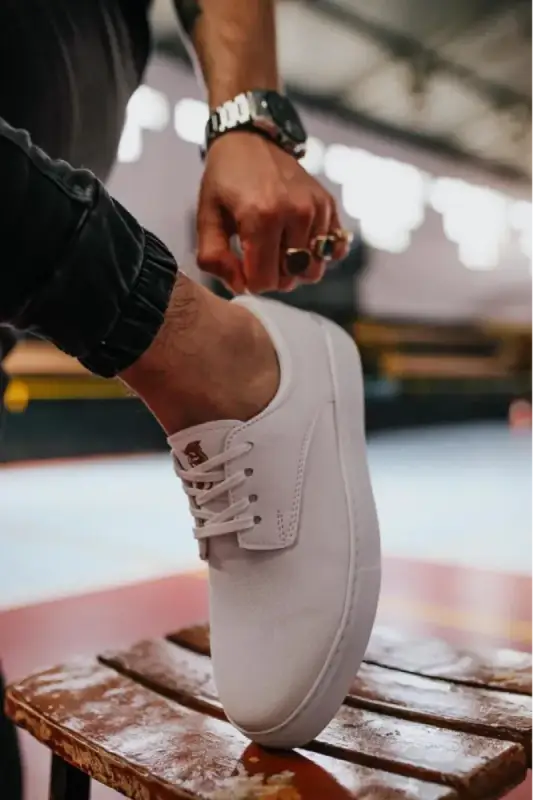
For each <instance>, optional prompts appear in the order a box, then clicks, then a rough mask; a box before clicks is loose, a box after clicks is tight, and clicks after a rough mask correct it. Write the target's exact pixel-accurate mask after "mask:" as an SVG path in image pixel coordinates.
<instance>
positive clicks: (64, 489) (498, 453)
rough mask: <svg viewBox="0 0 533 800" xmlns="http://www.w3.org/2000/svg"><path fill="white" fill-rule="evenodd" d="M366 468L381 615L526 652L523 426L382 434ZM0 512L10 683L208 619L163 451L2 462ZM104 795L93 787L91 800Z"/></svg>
mask: <svg viewBox="0 0 533 800" xmlns="http://www.w3.org/2000/svg"><path fill="white" fill-rule="evenodd" d="M370 460H371V470H372V476H373V481H374V487H375V494H376V501H377V506H378V512H379V517H380V522H381V528H382V541H383V551H384V576H383V589H382V596H381V604H380V612H379V618H380V621H381V622H385V623H386V624H391V625H395V626H398V627H399V628H409V629H413V630H417V631H419V632H422V633H429V634H436V635H440V636H443V637H445V638H448V639H450V640H451V641H459V642H460V641H463V642H468V643H473V642H476V641H479V642H486V643H490V644H493V645H494V644H496V645H502V646H505V645H508V646H512V647H516V648H518V649H525V650H527V649H530V646H531V527H532V521H531V439H530V435H529V433H528V432H521V431H518V430H512V429H510V428H509V427H507V426H505V425H503V424H477V425H464V426H447V427H440V428H428V429H417V430H412V431H402V432H394V433H383V434H379V435H375V436H374V437H373V438H372V439H371V442H370ZM0 509H1V512H0V513H1V517H0V553H1V554H2V555H1V560H0V655H1V657H2V661H3V665H4V668H5V669H6V671H7V675H8V679H14V678H17V677H21V676H22V675H24V674H26V673H28V672H30V671H32V670H34V669H36V668H37V667H39V666H42V665H46V664H49V663H54V662H55V663H57V662H58V661H61V660H63V659H66V658H70V657H72V656H73V655H77V654H78V653H94V652H96V651H98V649H100V652H101V650H102V648H106V647H109V646H112V645H115V646H116V645H117V644H118V643H124V644H126V643H128V642H132V641H134V640H135V639H139V638H143V637H145V636H154V635H159V634H162V633H165V632H169V631H170V630H172V629H177V628H179V626H180V625H182V624H189V623H191V622H196V621H200V620H202V619H205V618H206V615H207V592H206V582H205V571H204V569H203V567H202V564H201V562H200V561H199V560H198V558H197V553H196V545H195V542H194V540H193V537H192V531H191V522H190V519H189V516H188V510H187V502H186V498H185V495H184V493H183V491H182V490H181V487H180V484H179V481H178V480H177V479H176V478H175V477H174V474H173V471H172V465H171V462H170V458H169V456H167V455H164V454H163V455H153V456H142V457H128V458H107V459H98V458H95V459H88V460H83V461H65V462H52V463H33V464H29V465H21V466H9V467H8V466H6V467H1V468H0ZM326 533H327V535H331V533H330V532H326ZM23 740H24V751H25V756H26V765H27V773H28V787H29V795H28V797H29V798H30V800H33V798H34V797H35V798H38V797H41V796H44V795H43V786H46V782H47V777H48V756H47V754H46V752H45V751H44V748H42V747H41V746H40V745H37V744H36V743H35V742H33V741H30V739H29V737H27V736H24V739H23ZM528 791H529V793H530V792H531V789H530V786H529V788H527V786H523V787H521V788H520V789H519V790H517V793H516V794H514V795H513V797H515V798H516V800H521V798H525V797H526V796H527V792H528ZM524 792H525V793H524ZM112 797H115V795H113V793H111V792H109V790H105V789H103V788H101V787H98V788H97V789H96V790H95V791H94V800H104V798H105V800H111V798H112Z"/></svg>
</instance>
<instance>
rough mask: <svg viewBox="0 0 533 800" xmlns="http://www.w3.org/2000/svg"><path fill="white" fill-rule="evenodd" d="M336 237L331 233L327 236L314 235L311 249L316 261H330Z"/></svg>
mask: <svg viewBox="0 0 533 800" xmlns="http://www.w3.org/2000/svg"><path fill="white" fill-rule="evenodd" d="M337 241H338V240H337V237H336V236H334V235H333V234H328V235H327V236H315V238H314V239H313V241H312V242H311V250H312V252H313V255H314V257H315V258H316V259H318V261H331V259H332V258H333V256H334V254H335V245H336V244H337Z"/></svg>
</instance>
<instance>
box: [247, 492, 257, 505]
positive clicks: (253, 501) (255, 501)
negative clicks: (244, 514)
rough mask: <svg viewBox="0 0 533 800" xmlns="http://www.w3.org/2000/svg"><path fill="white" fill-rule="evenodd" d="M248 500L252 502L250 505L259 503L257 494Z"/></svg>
mask: <svg viewBox="0 0 533 800" xmlns="http://www.w3.org/2000/svg"><path fill="white" fill-rule="evenodd" d="M248 500H249V501H250V503H257V495H256V494H251V495H250V496H249V497H248Z"/></svg>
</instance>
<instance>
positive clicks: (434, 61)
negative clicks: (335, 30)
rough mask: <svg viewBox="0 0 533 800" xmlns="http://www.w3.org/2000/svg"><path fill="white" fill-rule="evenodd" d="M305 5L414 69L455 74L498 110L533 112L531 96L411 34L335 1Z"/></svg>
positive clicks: (314, 0)
mask: <svg viewBox="0 0 533 800" xmlns="http://www.w3.org/2000/svg"><path fill="white" fill-rule="evenodd" d="M304 4H305V5H307V6H308V7H309V8H314V9H316V10H317V11H319V12H321V13H322V14H324V15H325V16H327V17H329V18H330V19H332V20H335V21H336V22H338V23H340V24H341V25H343V26H345V27H349V28H351V29H352V30H354V31H356V32H357V33H358V34H363V35H364V36H366V37H368V38H369V39H372V40H373V41H375V42H377V43H378V44H380V45H381V46H382V47H383V48H385V49H387V50H388V52H389V54H390V55H391V56H392V57H393V58H395V59H399V60H403V61H408V62H410V63H411V64H412V65H413V67H414V68H415V69H424V70H426V71H427V72H428V73H431V72H436V71H438V72H444V73H447V74H448V75H453V76H454V77H455V78H457V80H459V81H460V82H462V83H463V84H465V85H466V86H468V87H469V88H470V89H471V90H472V91H474V92H476V93H477V94H478V95H479V96H481V97H482V98H483V99H484V100H486V101H487V102H488V103H489V104H490V105H491V106H493V107H494V108H495V109H496V110H501V109H509V108H514V107H518V108H526V109H527V110H528V111H529V112H531V97H530V96H529V95H525V94H522V93H521V92H517V91H515V90H514V89H512V88H511V87H509V86H504V85H502V84H499V83H494V82H493V81H488V80H486V79H485V78H482V77H481V76H480V75H478V74H477V73H476V72H474V71H473V70H471V69H468V68H467V67H464V66H462V65H461V64H457V63H455V62H453V61H450V60H449V59H447V58H444V57H443V56H441V55H440V54H439V53H438V52H437V51H436V50H434V49H433V48H431V47H427V46H426V45H425V44H423V43H422V42H420V41H418V40H417V39H415V38H414V37H412V36H407V35H406V34H404V33H400V32H398V31H394V30H392V29H391V28H389V27H387V26H386V25H383V24H381V23H377V22H373V21H370V20H368V19H366V18H365V17H363V16H362V15H361V14H359V13H358V12H357V11H355V9H353V8H348V7H347V6H344V5H342V6H341V5H339V4H338V3H336V2H335V0H304ZM515 4H516V3H515ZM519 4H522V0H519Z"/></svg>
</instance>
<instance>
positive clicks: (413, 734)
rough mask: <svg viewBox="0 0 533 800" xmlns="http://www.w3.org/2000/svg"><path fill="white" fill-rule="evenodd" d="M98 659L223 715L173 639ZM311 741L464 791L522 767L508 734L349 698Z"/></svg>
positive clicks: (482, 789) (501, 784) (208, 682)
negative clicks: (360, 704) (431, 720)
mask: <svg viewBox="0 0 533 800" xmlns="http://www.w3.org/2000/svg"><path fill="white" fill-rule="evenodd" d="M102 659H103V661H104V662H105V663H106V664H107V665H109V666H112V667H113V668H115V669H117V670H119V671H121V672H123V673H124V674H125V675H128V676H130V677H131V678H133V679H134V680H137V681H140V682H142V683H143V684H144V685H146V686H148V687H150V688H152V689H154V690H155V691H157V692H159V693H161V694H164V695H165V696H167V697H170V698H172V699H175V700H176V701H177V702H179V703H182V704H184V705H187V706H189V707H191V708H193V709H196V710H198V711H200V712H202V713H207V714H211V715H213V716H218V717H221V718H223V711H222V706H221V704H220V701H219V700H218V697H217V694H216V689H215V685H214V681H213V673H212V665H211V661H210V659H209V658H208V657H206V656H203V655H200V654H199V653H197V652H194V651H191V650H187V649H186V648H183V647H179V646H177V645H175V644H174V643H172V642H168V641H164V640H150V641H145V642H140V643H139V644H137V645H136V646H135V647H133V648H131V649H129V650H127V651H122V652H118V653H106V654H104V655H103V656H102ZM470 722H472V720H470ZM313 747H314V748H315V749H319V750H320V752H323V753H326V754H328V755H332V756H339V757H341V758H343V759H345V760H352V761H356V762H358V763H364V764H367V765H369V766H372V767H375V768H377V769H380V770H385V771H390V772H394V773H396V774H402V775H405V776H409V777H416V778H417V779H419V780H426V781H433V782H437V783H443V784H446V785H448V786H453V787H455V788H456V789H458V790H460V791H461V792H464V793H465V794H467V795H468V796H469V797H478V798H482V797H485V796H488V793H489V791H494V790H496V791H498V792H503V791H504V790H505V789H506V788H509V786H512V785H514V784H516V783H517V782H519V781H520V780H521V779H522V778H523V775H524V771H525V750H524V748H523V747H520V746H519V745H518V744H516V743H514V742H511V741H502V740H498V739H496V738H492V737H491V738H489V737H482V736H478V735H472V734H468V733H465V732H464V731H461V730H452V729H450V728H449V727H446V728H443V727H440V726H438V725H427V724H425V723H423V722H419V721H413V720H411V719H409V720H408V719H404V718H401V717H396V716H393V715H392V714H388V713H387V714H382V713H380V712H379V711H374V710H367V709H363V708H354V707H351V706H349V705H344V706H343V707H342V709H341V710H340V712H339V713H338V714H337V716H336V718H335V719H334V720H333V722H332V723H331V724H330V725H329V726H328V727H327V728H326V730H325V731H323V733H322V734H321V735H320V736H319V737H318V739H317V740H316V742H315V743H314V744H313Z"/></svg>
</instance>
